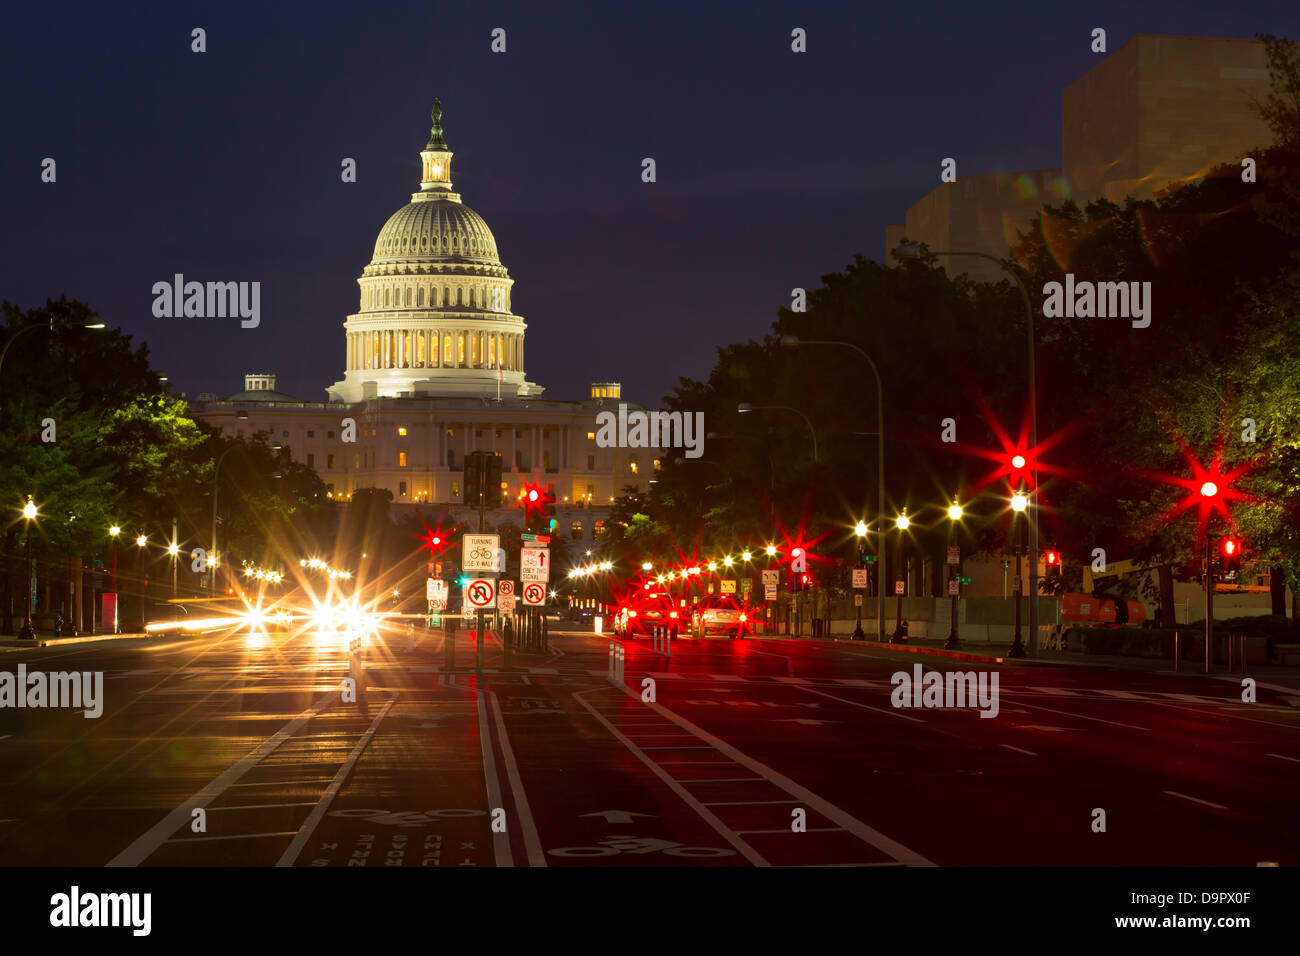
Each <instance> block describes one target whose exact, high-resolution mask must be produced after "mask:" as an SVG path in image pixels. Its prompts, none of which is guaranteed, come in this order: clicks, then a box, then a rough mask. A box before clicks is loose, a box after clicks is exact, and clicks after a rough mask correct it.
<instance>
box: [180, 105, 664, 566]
mask: <svg viewBox="0 0 1300 956" xmlns="http://www.w3.org/2000/svg"><path fill="white" fill-rule="evenodd" d="M432 116H433V129H432V131H431V133H430V136H429V142H428V145H426V146H425V148H424V150H423V151H422V152H421V153H420V160H421V163H422V169H423V176H422V179H421V182H420V191H419V192H417V193H415V194H413V195H412V196H411V201H410V202H409V203H407V204H406V205H405V206H403V207H402V208H401V209H399V210H397V212H395V213H393V214H392V215H391V216H390V217H389V218H388V221H387V222H386V223H384V226H383V228H382V229H380V230H379V238H378V239H377V240H376V241H375V251H374V256H373V258H372V259H371V260H370V264H369V265H368V266H366V267H365V269H364V270H363V271H362V273H361V278H360V279H358V280H357V283H358V285H360V287H361V302H360V306H359V308H358V311H357V312H355V313H354V314H352V315H349V316H348V317H347V320H346V321H345V322H344V323H343V329H344V333H345V334H344V344H345V350H344V351H345V363H344V365H345V371H344V374H343V378H342V380H340V381H338V382H335V383H334V384H333V385H331V386H329V387H328V388H327V389H326V391H327V393H328V401H325V402H307V401H303V400H301V399H298V398H294V397H293V396H291V395H286V394H284V393H282V392H279V391H276V388H275V384H276V377H275V375H272V374H269V373H252V374H248V375H245V376H244V390H243V391H241V392H237V393H236V394H234V395H231V396H230V397H229V398H226V399H218V398H216V396H211V395H201V396H200V401H197V402H195V403H193V405H192V406H191V410H192V414H193V415H194V416H195V417H196V418H200V419H202V420H204V421H206V422H208V423H209V424H211V425H213V426H215V427H217V428H220V429H221V430H222V431H223V432H224V433H226V434H227V435H232V436H236V437H244V436H252V435H253V434H254V433H256V432H262V431H264V432H268V433H269V434H270V436H271V439H272V440H273V441H275V442H279V443H280V444H282V445H284V446H285V447H286V448H288V449H289V451H290V453H291V454H292V455H293V456H294V458H295V459H296V460H297V461H300V462H302V463H304V464H306V465H307V467H309V468H312V469H314V470H315V471H316V472H317V473H318V474H319V475H320V476H321V478H322V479H323V480H324V482H325V484H326V486H327V489H328V491H329V494H330V496H331V497H332V498H334V499H336V500H344V501H346V500H348V499H349V498H350V497H351V496H352V493H353V492H354V491H356V490H357V489H359V488H387V489H388V490H389V491H390V492H392V495H393V501H394V504H395V505H402V504H405V505H417V504H430V505H447V506H448V508H449V511H450V512H451V514H452V516H453V517H455V518H467V517H469V513H468V511H467V510H466V509H464V508H463V507H462V506H460V502H461V487H460V486H461V478H462V473H463V468H464V462H465V457H466V455H467V454H468V453H469V452H472V451H489V452H491V451H497V452H500V453H501V456H502V479H503V480H502V487H503V490H504V492H505V496H504V500H505V501H506V503H507V504H508V505H509V504H512V503H513V502H514V501H515V500H516V499H517V497H518V494H519V491H520V489H521V487H522V486H523V484H525V483H540V484H542V485H543V486H545V485H551V486H552V492H553V494H554V496H555V513H556V518H557V519H558V526H557V528H556V533H563V534H566V535H569V536H570V537H571V538H573V539H574V540H576V541H591V540H593V539H595V538H598V537H600V536H601V534H602V533H603V531H604V522H605V520H606V519H607V517H608V514H609V508H610V504H611V503H612V501H613V500H614V498H615V497H616V496H617V495H619V494H621V493H622V490H623V488H624V486H626V485H633V486H636V487H637V488H638V489H641V490H645V488H646V487H647V482H648V481H649V479H650V478H652V477H653V473H654V471H655V470H656V469H657V468H658V467H659V462H660V450H659V449H656V448H632V449H629V448H600V447H598V446H597V444H596V440H595V437H596V435H595V433H596V430H597V429H596V415H597V414H598V413H599V412H601V411H603V410H611V411H617V408H618V404H619V402H621V401H626V399H624V398H623V397H622V395H621V394H620V392H621V388H620V386H619V384H618V383H617V382H597V383H594V384H593V385H592V386H591V395H590V397H589V398H588V399H586V400H583V401H556V400H550V399H545V400H544V399H542V398H541V395H542V393H543V392H544V391H545V389H544V388H543V387H541V386H539V385H537V384H535V383H533V382H530V381H528V380H527V377H526V375H525V372H524V330H525V329H526V328H527V323H525V322H524V320H523V318H522V317H521V316H519V315H516V314H515V313H514V312H512V311H511V304H512V294H511V293H512V287H513V285H514V280H513V279H511V278H510V273H509V272H508V271H507V270H506V267H505V266H504V265H502V264H501V260H500V258H499V256H498V254H497V245H496V240H495V239H494V238H493V236H492V232H491V230H490V229H488V226H487V223H485V222H484V221H483V218H482V217H481V216H480V215H479V214H478V213H476V212H475V211H474V210H473V209H470V208H469V207H468V206H466V205H465V204H464V203H463V202H461V199H460V195H459V194H458V193H456V192H453V191H452V188H451V187H452V183H451V157H452V153H451V151H450V150H449V149H448V148H447V143H446V140H445V139H444V138H443V131H442V105H441V103H440V102H436V103H435V104H434V107H433V113H432ZM628 407H629V408H639V407H640V406H637V405H634V404H632V403H628ZM346 418H351V419H354V420H355V422H356V441H355V443H353V442H347V443H345V442H344V441H343V440H342V436H343V427H344V426H343V420H344V419H346ZM491 517H492V520H493V523H494V524H495V522H498V521H503V520H514V521H516V522H517V523H519V524H522V515H521V513H520V512H519V511H517V510H514V509H511V508H508V507H507V508H504V509H502V510H501V511H500V512H498V513H497V514H496V515H495V516H491Z"/></svg>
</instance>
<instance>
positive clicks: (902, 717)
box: [794, 684, 925, 724]
mask: <svg viewBox="0 0 1300 956" xmlns="http://www.w3.org/2000/svg"><path fill="white" fill-rule="evenodd" d="M794 686H795V687H796V688H797V689H798V690H802V691H805V692H807V693H809V694H816V695H817V696H818V697H829V698H830V699H831V700H838V701H839V702H840V703H841V704H849V705H850V706H852V707H861V708H862V709H863V710H874V711H875V712H876V713H878V714H889V716H891V717H897V718H898V719H899V720H910V721H911V722H912V723H914V724H923V723H925V721H924V720H921V718H919V717H909V716H907V714H900V713H899V712H898V711H897V710H885V709H884V708H883V707H872V706H871V705H870V704H863V703H859V702H858V701H856V700H849V699H848V698H847V697H836V696H835V695H834V694H828V693H826V692H825V691H824V690H813V689H812V688H811V687H803V686H801V685H799V684H796V685H794Z"/></svg>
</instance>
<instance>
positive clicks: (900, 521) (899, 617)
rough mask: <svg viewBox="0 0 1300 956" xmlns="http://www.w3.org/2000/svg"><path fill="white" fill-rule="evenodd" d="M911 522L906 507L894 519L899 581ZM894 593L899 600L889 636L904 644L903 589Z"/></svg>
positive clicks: (892, 640) (905, 638)
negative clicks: (904, 535)
mask: <svg viewBox="0 0 1300 956" xmlns="http://www.w3.org/2000/svg"><path fill="white" fill-rule="evenodd" d="M911 523H912V520H911V519H910V518H908V516H907V509H906V508H904V509H903V513H902V514H900V515H899V516H898V517H897V518H895V519H894V525H895V526H896V527H897V528H898V532H899V533H898V545H897V547H896V548H895V549H894V564H895V567H896V570H895V572H894V573H895V575H897V580H898V582H899V583H901V582H902V580H903V532H904V531H906V530H907V529H908V527H909V526H910V525H911ZM894 594H896V595H897V602H896V603H895V605H894V617H895V623H894V633H893V635H892V636H891V637H890V638H889V643H891V644H904V643H906V642H907V635H906V634H905V633H904V632H903V589H902V588H900V587H897V586H895V587H894ZM878 600H881V601H883V600H884V597H883V596H881V597H880V598H879V599H878Z"/></svg>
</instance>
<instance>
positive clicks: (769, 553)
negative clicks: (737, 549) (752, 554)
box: [745, 544, 776, 561]
mask: <svg viewBox="0 0 1300 956" xmlns="http://www.w3.org/2000/svg"><path fill="white" fill-rule="evenodd" d="M775 554H776V545H774V544H769V545H768V546H767V556H768V557H769V558H770V557H773V556H774V555H775ZM745 560H746V561H748V560H749V559H748V558H746V559H745Z"/></svg>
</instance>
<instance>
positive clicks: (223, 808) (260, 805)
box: [208, 800, 316, 813]
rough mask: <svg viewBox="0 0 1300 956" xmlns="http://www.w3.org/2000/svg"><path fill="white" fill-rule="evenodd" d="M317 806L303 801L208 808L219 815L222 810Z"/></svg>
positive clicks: (311, 802)
mask: <svg viewBox="0 0 1300 956" xmlns="http://www.w3.org/2000/svg"><path fill="white" fill-rule="evenodd" d="M315 805H316V801H315V800H302V801H299V802H298V803H249V804H240V805H239V806H237V807H208V813H217V812H218V811H220V810H271V809H274V808H276V807H314V806H315Z"/></svg>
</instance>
